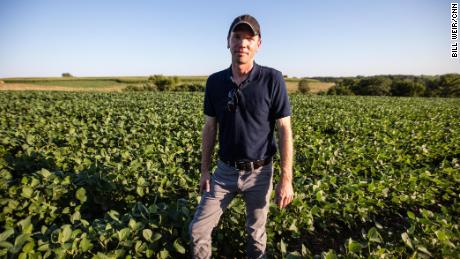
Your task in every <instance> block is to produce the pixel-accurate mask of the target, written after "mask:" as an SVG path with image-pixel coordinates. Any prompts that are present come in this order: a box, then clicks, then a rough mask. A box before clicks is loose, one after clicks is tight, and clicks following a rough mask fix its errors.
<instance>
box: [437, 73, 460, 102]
mask: <svg viewBox="0 0 460 259" xmlns="http://www.w3.org/2000/svg"><path fill="white" fill-rule="evenodd" d="M439 88H440V90H441V96H444V97H460V74H445V75H442V76H441V77H440V78H439Z"/></svg>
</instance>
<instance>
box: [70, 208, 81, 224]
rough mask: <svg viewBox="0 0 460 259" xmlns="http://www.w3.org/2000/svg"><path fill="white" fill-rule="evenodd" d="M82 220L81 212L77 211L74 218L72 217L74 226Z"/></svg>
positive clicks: (71, 220) (73, 215)
mask: <svg viewBox="0 0 460 259" xmlns="http://www.w3.org/2000/svg"><path fill="white" fill-rule="evenodd" d="M80 219H81V214H80V212H79V211H75V212H74V213H73V214H72V216H71V217H70V222H72V224H75V221H79V220H80Z"/></svg>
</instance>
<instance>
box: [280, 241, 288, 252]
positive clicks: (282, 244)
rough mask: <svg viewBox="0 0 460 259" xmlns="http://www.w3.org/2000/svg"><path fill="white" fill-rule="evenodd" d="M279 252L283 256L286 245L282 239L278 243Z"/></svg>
mask: <svg viewBox="0 0 460 259" xmlns="http://www.w3.org/2000/svg"><path fill="white" fill-rule="evenodd" d="M280 250H281V253H282V254H285V253H286V251H287V250H286V244H285V243H284V241H283V239H281V241H280Z"/></svg>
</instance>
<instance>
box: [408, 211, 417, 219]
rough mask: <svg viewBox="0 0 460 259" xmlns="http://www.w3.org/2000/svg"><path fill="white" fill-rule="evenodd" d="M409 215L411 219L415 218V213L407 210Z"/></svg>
mask: <svg viewBox="0 0 460 259" xmlns="http://www.w3.org/2000/svg"><path fill="white" fill-rule="evenodd" d="M407 216H408V217H409V218H410V219H413V220H415V214H414V213H413V212H412V211H407Z"/></svg>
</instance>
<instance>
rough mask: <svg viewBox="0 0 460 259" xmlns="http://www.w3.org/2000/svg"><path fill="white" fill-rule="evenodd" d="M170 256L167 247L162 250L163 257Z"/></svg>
mask: <svg viewBox="0 0 460 259" xmlns="http://www.w3.org/2000/svg"><path fill="white" fill-rule="evenodd" d="M168 257H169V252H168V250H166V249H163V250H161V252H160V258H161V259H166V258H168Z"/></svg>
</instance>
